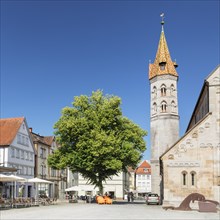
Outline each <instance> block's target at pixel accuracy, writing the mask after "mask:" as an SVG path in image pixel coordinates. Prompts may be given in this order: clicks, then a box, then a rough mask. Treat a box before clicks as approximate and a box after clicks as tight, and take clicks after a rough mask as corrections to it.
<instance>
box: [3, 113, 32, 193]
mask: <svg viewBox="0 0 220 220" xmlns="http://www.w3.org/2000/svg"><path fill="white" fill-rule="evenodd" d="M0 135H1V138H0V165H1V166H4V167H13V168H16V169H17V175H18V176H20V177H23V178H26V179H30V178H33V177H34V166H35V156H34V155H35V151H34V146H33V142H32V139H31V135H30V133H29V129H28V125H27V122H26V119H25V118H24V117H22V118H7V119H0ZM17 184H18V187H17V188H16V191H14V186H13V184H12V183H8V187H1V188H2V190H3V188H4V190H6V191H4V192H1V194H5V195H6V196H10V197H12V193H14V194H15V196H27V197H31V196H32V195H33V190H34V189H33V184H32V183H17ZM21 189H22V190H21Z"/></svg>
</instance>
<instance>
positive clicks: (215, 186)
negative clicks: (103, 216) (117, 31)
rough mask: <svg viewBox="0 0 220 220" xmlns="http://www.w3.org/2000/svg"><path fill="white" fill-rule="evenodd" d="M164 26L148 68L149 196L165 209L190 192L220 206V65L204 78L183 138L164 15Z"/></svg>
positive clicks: (181, 199)
mask: <svg viewBox="0 0 220 220" xmlns="http://www.w3.org/2000/svg"><path fill="white" fill-rule="evenodd" d="M161 25H162V30H161V35H160V40H159V45H158V50H157V53H156V58H155V61H154V63H151V64H149V81H150V136H151V192H153V193H158V194H159V195H160V198H161V202H162V203H163V205H174V206H178V205H179V204H180V203H181V202H182V201H183V200H184V198H186V197H187V196H188V195H189V194H191V193H200V194H203V195H204V196H205V198H206V199H209V200H215V201H218V202H219V199H220V66H218V67H217V68H216V69H215V70H213V71H212V72H211V73H210V74H209V75H208V77H207V78H206V79H205V81H204V85H203V87H202V89H201V93H200V95H199V98H198V101H197V103H196V105H195V109H194V111H193V113H192V116H191V119H190V120H189V124H188V127H187V130H186V133H185V134H184V135H183V136H182V137H179V114H178V96H177V91H178V89H177V82H178V73H177V71H176V68H177V64H176V62H173V61H172V59H171V55H170V52H169V50H168V45H167V42H166V38H165V34H164V21H163V17H162V22H161ZM189 89H190V88H189ZM192 90H193V88H192Z"/></svg>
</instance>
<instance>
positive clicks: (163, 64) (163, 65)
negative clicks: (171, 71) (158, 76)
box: [159, 62, 166, 70]
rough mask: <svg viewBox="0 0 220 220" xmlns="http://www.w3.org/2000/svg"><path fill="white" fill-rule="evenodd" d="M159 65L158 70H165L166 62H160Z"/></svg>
mask: <svg viewBox="0 0 220 220" xmlns="http://www.w3.org/2000/svg"><path fill="white" fill-rule="evenodd" d="M159 66H160V70H165V66H166V62H160V63H159Z"/></svg>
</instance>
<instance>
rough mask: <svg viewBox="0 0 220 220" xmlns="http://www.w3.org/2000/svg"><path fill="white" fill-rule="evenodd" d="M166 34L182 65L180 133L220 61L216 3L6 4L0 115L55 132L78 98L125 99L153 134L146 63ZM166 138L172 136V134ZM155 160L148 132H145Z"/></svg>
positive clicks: (132, 115)
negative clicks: (110, 96) (64, 111)
mask: <svg viewBox="0 0 220 220" xmlns="http://www.w3.org/2000/svg"><path fill="white" fill-rule="evenodd" d="M161 12H164V13H165V36H166V39H167V42H168V47H169V50H170V53H171V57H172V59H173V60H174V59H176V61H177V63H178V64H179V67H178V69H177V71H178V74H179V82H178V98H179V114H180V135H181V136H182V135H183V134H184V132H185V130H186V127H187V125H188V122H189V119H190V117H191V114H192V111H193V109H194V106H195V104H196V101H197V99H198V96H199V93H200V90H201V87H202V85H203V82H204V79H205V78H206V77H207V76H208V74H209V73H210V72H211V71H212V70H214V69H215V67H216V66H217V65H218V64H219V47H220V46H219V38H220V35H219V20H220V18H219V1H213V0H207V1H165V0H163V1H116V0H115V1H113V0H112V1H83V0H82V1H71V0H70V1H61V0H60V1H43V0H42V1H40V0H39V1H33V0H32V1H31V0H30V1H19V0H18V1H11V0H7V1H4V0H2V1H1V118H8V117H20V116H25V117H26V119H27V122H28V126H29V127H32V128H33V131H34V132H36V133H39V134H41V135H45V136H46V135H53V131H54V129H53V125H54V123H55V122H56V121H57V120H58V119H59V117H60V115H61V109H62V108H63V107H65V106H71V103H72V101H73V97H74V96H79V95H81V94H85V95H91V93H92V91H95V90H97V89H102V90H103V92H104V94H113V95H117V96H119V97H121V99H122V111H123V115H124V116H126V117H128V118H129V119H131V120H132V121H133V122H135V123H137V124H138V125H140V126H141V127H142V128H143V129H145V130H147V131H148V132H150V116H149V113H150V106H149V105H150V100H149V98H150V90H149V80H148V63H149V60H151V61H152V62H153V61H154V59H155V55H156V50H157V46H158V42H159V37H160V32H161V25H160V21H161V18H160V13H161ZM168 135H169V134H168ZM146 141H147V147H148V150H147V151H146V152H145V154H144V159H150V133H149V134H148V137H146Z"/></svg>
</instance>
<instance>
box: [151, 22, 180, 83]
mask: <svg viewBox="0 0 220 220" xmlns="http://www.w3.org/2000/svg"><path fill="white" fill-rule="evenodd" d="M163 24H164V23H162V31H161V35H160V41H159V45H158V49H157V54H156V58H155V61H154V63H151V64H149V79H152V78H153V77H155V76H158V75H167V74H169V75H173V76H177V77H178V74H177V72H176V67H177V64H176V62H173V61H172V60H171V56H170V52H169V49H168V46H167V42H166V38H165V34H164V29H163ZM161 66H164V68H161Z"/></svg>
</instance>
